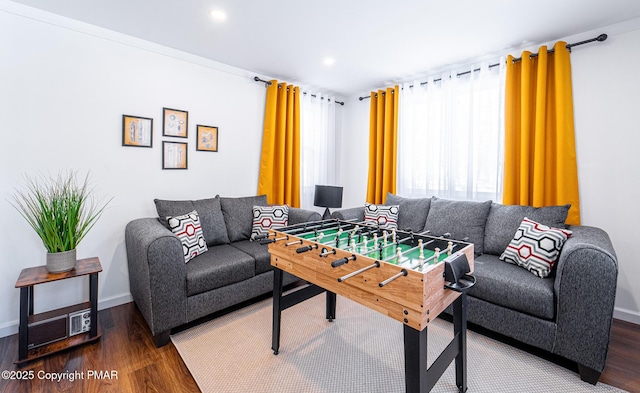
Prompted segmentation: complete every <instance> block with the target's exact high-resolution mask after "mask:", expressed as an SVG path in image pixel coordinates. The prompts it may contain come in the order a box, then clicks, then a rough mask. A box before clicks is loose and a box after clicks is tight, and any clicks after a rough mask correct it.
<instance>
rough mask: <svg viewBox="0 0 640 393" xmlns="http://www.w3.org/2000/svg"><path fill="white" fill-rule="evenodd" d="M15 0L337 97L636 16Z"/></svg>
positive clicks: (259, 2) (615, 10)
mask: <svg viewBox="0 0 640 393" xmlns="http://www.w3.org/2000/svg"><path fill="white" fill-rule="evenodd" d="M14 1H15V2H16V3H22V4H25V5H28V6H32V7H36V8H40V9H42V10H46V11H49V12H52V13H55V14H60V15H63V16H66V17H69V18H72V19H77V20H80V21H83V22H87V23H90V24H93V25H97V26H100V27H104V28H107V29H109V30H114V31H117V32H121V33H124V34H127V35H131V36H134V37H137V38H141V39H144V40H147V41H151V42H154V43H158V44H161V45H164V46H167V47H171V48H175V49H178V50H181V51H184V52H188V53H191V54H195V55H199V56H202V57H205V58H209V59H212V60H215V61H218V62H221V63H224V64H228V65H232V66H235V67H239V68H242V69H245V70H249V71H252V72H255V73H257V74H260V75H264V76H268V77H273V78H277V79H280V80H284V81H287V82H293V83H298V84H301V85H303V86H305V87H307V88H312V89H317V90H318V91H320V92H327V93H331V94H336V95H338V96H343V97H346V96H351V95H355V94H360V93H365V92H368V91H369V90H371V89H375V88H380V87H384V86H386V85H388V84H390V83H393V82H398V81H405V80H410V79H411V78H413V77H417V76H422V75H427V74H429V73H430V72H431V71H433V70H438V69H444V68H454V67H455V66H456V65H458V66H459V65H468V64H469V63H471V62H473V61H474V60H475V59H481V58H487V56H489V55H491V56H494V57H497V56H499V55H504V54H507V53H511V52H509V50H514V49H515V48H523V47H525V46H527V45H537V44H540V43H546V42H550V41H553V40H557V39H560V38H563V37H569V36H571V35H575V34H579V33H582V32H586V31H590V30H594V29H598V28H601V27H604V26H608V25H611V24H615V23H618V22H623V21H626V20H630V19H634V18H638V17H640V1H638V0H606V1H604V0H537V1H514V0H484V1H477V0H403V1H391V0H322V1H313V2H312V1H300V0H268V1H265V0H186V1H185V0H182V1H178V0H56V1H51V0H14ZM212 9H219V10H222V11H224V12H225V13H226V15H227V18H226V20H225V21H223V22H220V21H216V20H214V19H213V18H212V16H211V14H210V12H211V10H212ZM603 33H606V31H603ZM513 54H517V53H513ZM326 57H331V58H333V59H334V60H335V63H334V64H333V65H332V66H327V65H325V64H323V60H324V59H325V58H326Z"/></svg>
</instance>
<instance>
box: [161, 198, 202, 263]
mask: <svg viewBox="0 0 640 393" xmlns="http://www.w3.org/2000/svg"><path fill="white" fill-rule="evenodd" d="M167 223H168V224H169V229H171V232H173V234H174V235H176V236H177V237H178V239H180V242H181V243H182V252H183V254H184V263H187V262H189V261H190V260H191V259H193V258H195V257H197V256H198V255H200V254H202V253H203V252H205V251H207V250H208V248H207V243H206V242H205V240H204V236H203V234H202V226H201V225H200V216H198V212H197V211H195V210H194V211H192V212H191V213H187V214H184V215H182V216H175V217H167Z"/></svg>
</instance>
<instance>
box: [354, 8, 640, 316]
mask: <svg viewBox="0 0 640 393" xmlns="http://www.w3.org/2000/svg"><path fill="white" fill-rule="evenodd" d="M602 32H605V33H608V34H609V39H608V40H607V41H605V42H603V43H592V44H587V45H583V46H579V47H576V48H574V49H573V52H572V55H571V58H572V59H571V63H572V71H573V73H572V75H573V89H574V116H575V132H576V140H577V155H578V168H579V181H580V198H581V211H582V217H581V218H582V224H583V225H590V226H596V227H600V228H602V229H604V230H605V231H607V232H608V234H609V236H610V237H611V240H612V242H613V245H614V247H615V250H616V253H617V256H618V267H619V275H618V287H617V295H616V306H615V313H614V316H615V317H616V318H620V319H624V320H627V321H630V322H634V323H637V324H640V285H638V284H637V279H638V278H639V277H640V263H638V262H637V260H638V258H637V257H636V256H635V251H636V246H635V244H634V243H635V240H634V239H635V237H636V233H637V232H638V231H637V223H638V222H640V213H639V211H640V209H639V208H638V206H639V204H638V202H639V201H640V173H639V172H638V171H639V169H640V154H638V146H640V126H639V125H638V124H639V122H638V120H637V117H638V112H639V110H640V72H639V71H638V67H637V64H639V63H640V52H638V43H640V20H633V21H629V22H626V23H624V24H619V25H615V26H610V27H609V28H605V29H600V30H598V31H593V32H585V33H583V34H580V35H576V36H573V37H567V38H565V39H564V40H565V41H566V42H569V43H572V42H579V41H581V40H585V39H589V38H592V37H596V36H597V35H599V34H600V33H602ZM522 49H529V50H532V51H534V52H535V51H537V49H538V46H536V47H529V48H522ZM522 49H519V50H518V51H511V52H510V53H512V54H514V55H519V54H520V53H521V51H522ZM380 87H383V86H380ZM376 89H377V88H376ZM368 94H369V92H363V93H362V94H360V95H363V96H364V95H368ZM346 101H347V105H349V107H348V113H347V114H346V117H345V130H348V132H345V133H344V134H343V149H342V154H343V158H342V160H343V165H344V166H343V171H342V172H343V178H342V183H343V184H344V185H345V189H344V203H343V205H344V206H345V207H354V206H362V205H363V204H364V200H365V197H366V191H367V181H366V178H367V157H366V152H367V148H368V140H369V139H368V138H369V137H368V135H369V100H368V99H367V100H363V101H359V100H358V97H357V96H354V97H350V98H349V99H347V100H346ZM354 152H356V153H354Z"/></svg>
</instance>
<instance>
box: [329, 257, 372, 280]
mask: <svg viewBox="0 0 640 393" xmlns="http://www.w3.org/2000/svg"><path fill="white" fill-rule="evenodd" d="M374 267H380V262H378V261H375V262H374V263H372V264H371V265H369V266H365V267H363V268H362V269H359V270H356V271H355V272H351V273H349V274H347V275H345V276H342V277H340V278H338V282H343V281H344V280H347V279H349V278H351V277H353V276H356V275H358V274H360V273H363V272H366V271H367V270H369V269H371V268H374Z"/></svg>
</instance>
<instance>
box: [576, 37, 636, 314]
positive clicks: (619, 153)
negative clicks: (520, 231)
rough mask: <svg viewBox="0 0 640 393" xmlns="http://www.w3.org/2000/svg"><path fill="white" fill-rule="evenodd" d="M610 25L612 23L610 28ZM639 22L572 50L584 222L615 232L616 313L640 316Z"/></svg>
mask: <svg viewBox="0 0 640 393" xmlns="http://www.w3.org/2000/svg"><path fill="white" fill-rule="evenodd" d="M605 32H606V30H605ZM638 43H640V29H635V30H632V31H628V32H622V33H614V34H609V38H608V39H607V40H606V41H605V42H603V43H596V44H590V45H585V46H584V47H578V48H575V49H574V51H573V53H572V55H571V64H572V75H573V90H574V110H575V129H576V143H577V150H578V151H577V154H578V169H579V174H578V175H579V181H580V199H581V210H582V223H583V224H584V225H592V226H597V227H600V228H602V229H604V230H605V231H607V232H608V233H609V236H610V237H611V240H612V241H613V245H614V247H615V250H616V254H617V256H618V267H619V274H618V288H617V295H616V310H615V316H616V317H617V318H620V319H625V320H628V321H630V322H634V323H637V324H640V285H638V278H639V277H640V264H639V263H638V257H637V256H636V255H635V253H636V248H637V243H636V242H635V238H636V237H637V233H638V222H640V213H639V211H640V210H639V208H638V206H639V205H638V202H639V201H640V173H639V172H638V170H639V169H640V154H638V146H640V126H639V125H638V124H639V123H638V111H639V108H640V75H639V73H638V66H637V65H638V64H640V53H639V52H638Z"/></svg>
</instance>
